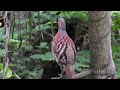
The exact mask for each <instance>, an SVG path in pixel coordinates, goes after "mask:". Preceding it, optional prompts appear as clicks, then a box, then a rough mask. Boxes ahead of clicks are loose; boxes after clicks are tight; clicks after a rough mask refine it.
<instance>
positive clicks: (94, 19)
mask: <svg viewBox="0 0 120 90" xmlns="http://www.w3.org/2000/svg"><path fill="white" fill-rule="evenodd" d="M89 48H90V57H91V58H90V59H91V65H90V67H91V71H92V74H93V77H94V78H95V79H114V78H115V72H116V71H115V65H114V62H113V58H112V51H111V17H110V12H108V11H89Z"/></svg>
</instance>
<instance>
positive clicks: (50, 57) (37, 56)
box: [30, 52, 53, 61]
mask: <svg viewBox="0 0 120 90" xmlns="http://www.w3.org/2000/svg"><path fill="white" fill-rule="evenodd" d="M30 57H31V58H33V59H38V60H39V59H42V60H48V61H51V60H53V55H52V53H51V52H47V53H45V54H35V55H32V56H30Z"/></svg>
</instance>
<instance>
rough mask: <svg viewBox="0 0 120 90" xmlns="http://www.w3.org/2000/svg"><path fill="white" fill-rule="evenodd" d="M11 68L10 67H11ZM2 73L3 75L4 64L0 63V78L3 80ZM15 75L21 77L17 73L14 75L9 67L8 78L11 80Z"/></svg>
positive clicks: (7, 70)
mask: <svg viewBox="0 0 120 90" xmlns="http://www.w3.org/2000/svg"><path fill="white" fill-rule="evenodd" d="M9 66H10V65H9ZM11 66H13V65H11ZM2 73H3V64H2V63H0V78H1V79H2ZM14 74H15V75H16V76H17V78H18V77H19V76H18V75H17V74H16V73H13V72H12V70H11V69H10V68H9V67H7V69H6V78H7V79H9V78H11V77H12V76H13V75H14ZM19 78H20V77H19Z"/></svg>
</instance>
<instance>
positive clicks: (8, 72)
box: [6, 68, 12, 78]
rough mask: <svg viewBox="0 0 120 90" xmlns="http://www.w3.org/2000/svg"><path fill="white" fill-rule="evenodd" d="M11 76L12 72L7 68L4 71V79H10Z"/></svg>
mask: <svg viewBox="0 0 120 90" xmlns="http://www.w3.org/2000/svg"><path fill="white" fill-rule="evenodd" d="M11 76H12V71H11V70H10V69H9V68H7V70H6V78H10V77H11Z"/></svg>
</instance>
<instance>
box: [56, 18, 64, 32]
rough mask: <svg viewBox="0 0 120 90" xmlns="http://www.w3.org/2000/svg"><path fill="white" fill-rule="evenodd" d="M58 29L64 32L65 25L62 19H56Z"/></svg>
mask: <svg viewBox="0 0 120 90" xmlns="http://www.w3.org/2000/svg"><path fill="white" fill-rule="evenodd" d="M58 29H59V30H63V31H64V30H66V23H65V20H64V19H63V18H59V19H58Z"/></svg>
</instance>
